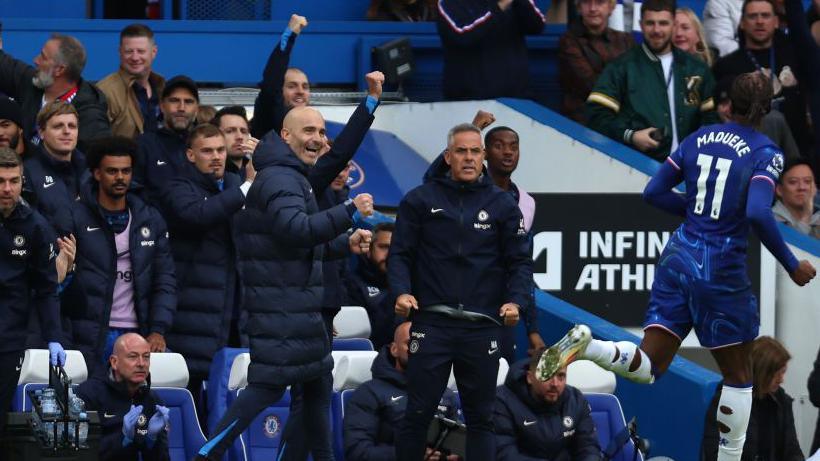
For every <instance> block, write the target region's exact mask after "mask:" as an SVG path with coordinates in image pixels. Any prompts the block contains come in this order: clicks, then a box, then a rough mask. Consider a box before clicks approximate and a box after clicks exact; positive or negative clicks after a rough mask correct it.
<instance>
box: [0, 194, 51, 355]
mask: <svg viewBox="0 0 820 461" xmlns="http://www.w3.org/2000/svg"><path fill="white" fill-rule="evenodd" d="M54 242H56V237H55V236H54V231H53V230H51V226H49V225H48V223H47V222H46V220H45V219H44V218H43V217H42V216H41V215H40V214H39V213H37V212H36V211H35V210H33V209H32V208H31V207H30V206H29V205H28V204H27V203H25V202H23V201H21V202H19V203H18V204H17V206H16V207H15V208H14V210H13V211H12V212H11V214H10V215H9V217H8V218H5V217H3V215H2V214H0V254H2V257H0V293H2V295H0V353H3V352H13V351H21V350H23V349H25V348H26V326H27V324H28V318H29V312H30V311H31V310H36V311H37V312H38V314H39V316H40V317H39V318H40V324H41V325H42V326H43V329H42V331H43V336H44V338H43V339H45V340H46V341H48V342H51V341H58V342H59V341H62V338H61V329H60V306H59V300H58V298H57V269H56V266H55V264H54V258H55V256H56V255H55V249H56V247H55V245H54Z"/></svg>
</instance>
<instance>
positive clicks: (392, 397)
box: [390, 395, 404, 402]
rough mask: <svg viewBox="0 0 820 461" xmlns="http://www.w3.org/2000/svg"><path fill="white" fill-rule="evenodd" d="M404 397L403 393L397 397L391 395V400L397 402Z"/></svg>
mask: <svg viewBox="0 0 820 461" xmlns="http://www.w3.org/2000/svg"><path fill="white" fill-rule="evenodd" d="M403 397H404V396H403V395H399V396H397V397H394V396H390V401H391V402H396V401H398V400H401V399H402V398H403Z"/></svg>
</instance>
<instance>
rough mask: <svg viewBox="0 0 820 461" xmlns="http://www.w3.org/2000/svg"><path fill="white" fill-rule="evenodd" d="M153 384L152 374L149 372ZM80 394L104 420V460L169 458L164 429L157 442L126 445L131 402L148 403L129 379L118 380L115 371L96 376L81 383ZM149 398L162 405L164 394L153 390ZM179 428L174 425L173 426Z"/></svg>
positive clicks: (148, 460)
mask: <svg viewBox="0 0 820 461" xmlns="http://www.w3.org/2000/svg"><path fill="white" fill-rule="evenodd" d="M148 382H149V386H150V375H149V379H148ZM76 393H77V396H78V397H79V398H81V399H83V401H84V402H85V409H86V410H89V411H96V412H98V413H99V415H100V423H102V436H101V438H100V453H99V456H100V458H99V459H100V460H101V461H132V460H133V461H137V460H142V461H167V460H170V459H171V457H170V455H169V453H168V434H167V433H166V432H165V431H160V435H159V437H157V440H156V442H154V446H153V447H151V448H150V449H149V448H143V449H142V450H140V449H138V448H137V447H136V446H135V445H134V444H133V443H132V444H129V445H128V446H123V435H122V418H123V416H125V414H126V413H128V412H129V411H130V410H131V405H145V403H146V402H145V400H143V399H141V398H137V399H136V400H135V398H134V397H132V396H131V395H130V394H129V393H128V388H127V387H126V385H125V383H123V382H117V381H114V379H113V378H112V376H111V371H110V370H109V372H108V374H107V375H105V376H102V375H98V376H92V377H90V378H89V379H88V380H87V381H85V382H84V383H82V384H80V385H79V386H78V387H77V390H76ZM146 399H148V400H150V401H152V402H153V403H154V404H155V405H162V401H161V400H160V398H159V397H158V396H157V395H156V394H155V393H154V391H149V394H148V396H147V397H146ZM174 429H176V430H179V428H171V430H174Z"/></svg>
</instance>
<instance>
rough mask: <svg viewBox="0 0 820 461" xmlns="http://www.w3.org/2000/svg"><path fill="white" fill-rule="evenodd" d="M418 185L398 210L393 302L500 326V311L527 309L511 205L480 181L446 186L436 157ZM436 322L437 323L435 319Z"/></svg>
mask: <svg viewBox="0 0 820 461" xmlns="http://www.w3.org/2000/svg"><path fill="white" fill-rule="evenodd" d="M424 181H425V182H424V184H423V185H421V186H419V187H417V188H415V189H413V190H411V191H410V192H409V193H407V195H406V196H405V197H404V198H403V199H402V201H401V203H400V204H399V211H398V216H397V219H396V231H395V232H394V233H393V239H392V241H391V245H390V256H389V257H388V264H387V275H388V282H389V286H390V289H391V292H392V293H393V296H394V299H395V297H396V296H398V295H400V294H404V293H409V294H412V295H413V296H415V298H416V300H417V301H418V303H419V312H418V313H417V314H416V317H415V318H416V319H422V318H424V317H425V312H424V311H425V309H424V308H425V306H429V305H431V304H446V305H448V306H450V307H454V308H459V309H463V310H466V311H473V312H478V313H481V314H485V315H487V316H490V317H493V318H496V319H498V320H499V322H500V321H501V318H500V317H499V315H498V311H499V309H500V308H501V306H502V305H503V304H504V303H507V302H513V303H516V304H518V305H519V306H522V309H523V308H524V307H525V306H527V302H528V299H529V296H530V290H531V288H532V259H531V256H530V251H529V248H530V245H529V241H528V238H527V231H526V230H525V229H524V219H523V217H522V215H521V211H520V210H519V209H518V204H517V203H516V202H515V199H513V197H512V196H511V195H510V194H508V193H507V192H505V191H503V190H501V189H500V188H498V187H496V186H495V185H494V184H493V182H492V180H491V179H490V177H489V175H487V174H486V172H485V173H483V174H482V175H481V176H480V177H479V179H478V180H477V181H476V182H473V183H463V182H456V181H454V180H453V179H452V178H451V177H450V174H449V166H448V165H447V164H446V162H445V161H444V156H443V155H440V156H439V157H438V158H437V159H436V160H435V161H434V162H433V164H432V165H430V169H429V170H428V171H427V173H426V174H425V177H424ZM437 317H440V316H437Z"/></svg>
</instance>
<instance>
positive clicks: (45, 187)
mask: <svg viewBox="0 0 820 461" xmlns="http://www.w3.org/2000/svg"><path fill="white" fill-rule="evenodd" d="M55 184H57V183H56V182H51V183H48V184H43V189H48V188H49V187H51V186H53V185H55Z"/></svg>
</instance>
